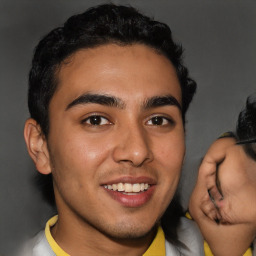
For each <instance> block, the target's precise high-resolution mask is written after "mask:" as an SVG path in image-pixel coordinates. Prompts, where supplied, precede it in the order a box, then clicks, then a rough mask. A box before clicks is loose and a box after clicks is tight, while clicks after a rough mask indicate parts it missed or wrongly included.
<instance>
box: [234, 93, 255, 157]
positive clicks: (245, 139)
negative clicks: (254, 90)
mask: <svg viewBox="0 0 256 256" xmlns="http://www.w3.org/2000/svg"><path fill="white" fill-rule="evenodd" d="M236 135H237V140H238V143H237V144H241V145H243V147H244V150H245V152H246V153H247V155H248V156H250V157H251V158H252V159H254V160H255V161H256V94H253V95H251V96H249V97H248V98H247V101H246V107H245V109H244V110H243V111H242V112H241V113H240V114H239V117H238V121H237V127H236Z"/></svg>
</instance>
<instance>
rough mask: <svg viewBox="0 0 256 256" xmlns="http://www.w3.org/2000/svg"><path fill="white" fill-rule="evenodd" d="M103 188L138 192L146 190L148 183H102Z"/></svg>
mask: <svg viewBox="0 0 256 256" xmlns="http://www.w3.org/2000/svg"><path fill="white" fill-rule="evenodd" d="M104 188H106V189H109V190H113V191H118V192H125V193H139V192H143V191H146V190H148V189H149V188H150V185H149V184H148V183H135V184H131V183H118V184H112V185H104Z"/></svg>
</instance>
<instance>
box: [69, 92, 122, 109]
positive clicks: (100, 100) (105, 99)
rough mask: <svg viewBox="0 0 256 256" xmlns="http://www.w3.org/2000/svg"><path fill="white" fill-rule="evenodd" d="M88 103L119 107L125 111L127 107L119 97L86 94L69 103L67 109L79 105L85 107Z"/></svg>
mask: <svg viewBox="0 0 256 256" xmlns="http://www.w3.org/2000/svg"><path fill="white" fill-rule="evenodd" d="M88 103H95V104H100V105H104V106H109V107H117V108H120V109H123V108H124V107H125V104H124V102H123V101H122V100H121V99H119V98H117V97H114V96H110V95H106V94H91V93H86V94H83V95H80V96H79V97H77V98H76V99H75V100H73V101H72V102H71V103H69V104H68V106H67V107H66V110H68V109H70V108H72V107H74V106H77V105H84V104H88Z"/></svg>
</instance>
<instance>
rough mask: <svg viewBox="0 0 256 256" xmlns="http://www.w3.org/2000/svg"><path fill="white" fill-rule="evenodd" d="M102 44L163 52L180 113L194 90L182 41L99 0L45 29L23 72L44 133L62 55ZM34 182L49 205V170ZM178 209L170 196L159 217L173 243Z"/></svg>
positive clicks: (133, 11) (165, 28) (159, 26)
mask: <svg viewBox="0 0 256 256" xmlns="http://www.w3.org/2000/svg"><path fill="white" fill-rule="evenodd" d="M106 44H117V45H119V46H129V45H132V44H142V45H146V46H148V47H150V48H152V49H153V50H155V51H156V52H157V53H158V54H162V55H164V56H165V57H166V58H167V59H169V60H170V62H171V63H172V64H173V66H174V67H175V69H176V73H177V77H178V79H179V83H180V86H181V92H182V118H183V122H184V123H185V113H186V111H187V109H188V107H189V104H190V102H191V100H192V98H193V96H194V93H195V91H196V83H195V81H193V80H192V79H191V78H190V77H189V75H188V70H187V68H186V67H185V66H184V65H183V62H182V54H183V49H182V46H181V45H179V44H176V43H175V42H174V41H173V38H172V32H171V30H170V28H169V27H168V26H167V25H166V24H163V23H160V22H158V21H155V20H153V19H151V18H149V17H147V16H144V15H142V14H141V13H139V12H138V11H137V10H136V9H134V8H132V7H125V6H116V5H113V4H105V5H100V6H97V7H93V8H90V9H88V10H87V11H86V12H84V13H82V14H78V15H74V16H72V17H70V18H69V19H68V20H67V21H66V22H65V24H64V26H62V27H58V28H56V29H54V30H52V31H51V32H50V33H49V34H47V35H46V36H45V37H44V38H43V39H42V40H41V41H40V42H39V44H38V45H37V47H36V49H35V53H34V58H33V61H32V68H31V70H30V74H29V92H28V107H29V111H30V115H31V117H32V118H33V119H35V120H36V121H37V123H38V124H39V125H40V126H41V129H42V132H43V133H44V135H45V136H46V138H47V135H48V132H49V130H50V125H51V124H50V123H49V117H48V115H49V113H48V111H49V103H50V101H51V98H52V97H53V95H54V92H55V91H56V88H57V86H58V71H59V69H60V67H61V65H65V60H66V59H67V58H68V57H70V56H71V55H72V54H74V53H75V52H77V51H78V50H81V49H88V48H94V47H97V46H101V45H106ZM36 183H37V185H39V186H40V187H41V189H42V192H43V195H44V198H45V199H46V200H47V201H48V202H50V203H51V204H52V205H55V202H54V194H53V187H52V177H51V175H47V176H44V175H40V174H38V177H37V181H36ZM182 214H183V211H182V208H181V206H180V204H179V200H177V199H176V198H175V199H174V200H173V201H172V202H171V204H170V206H169V207H168V209H167V211H166V213H165V215H164V216H163V218H162V227H163V229H164V232H165V234H166V238H167V239H169V240H170V241H171V242H173V243H174V244H177V245H178V244H179V242H178V238H177V233H176V228H177V225H178V223H179V218H180V216H181V215H182Z"/></svg>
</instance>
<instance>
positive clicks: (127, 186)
mask: <svg viewBox="0 0 256 256" xmlns="http://www.w3.org/2000/svg"><path fill="white" fill-rule="evenodd" d="M124 191H125V192H132V184H130V183H125V184H124Z"/></svg>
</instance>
